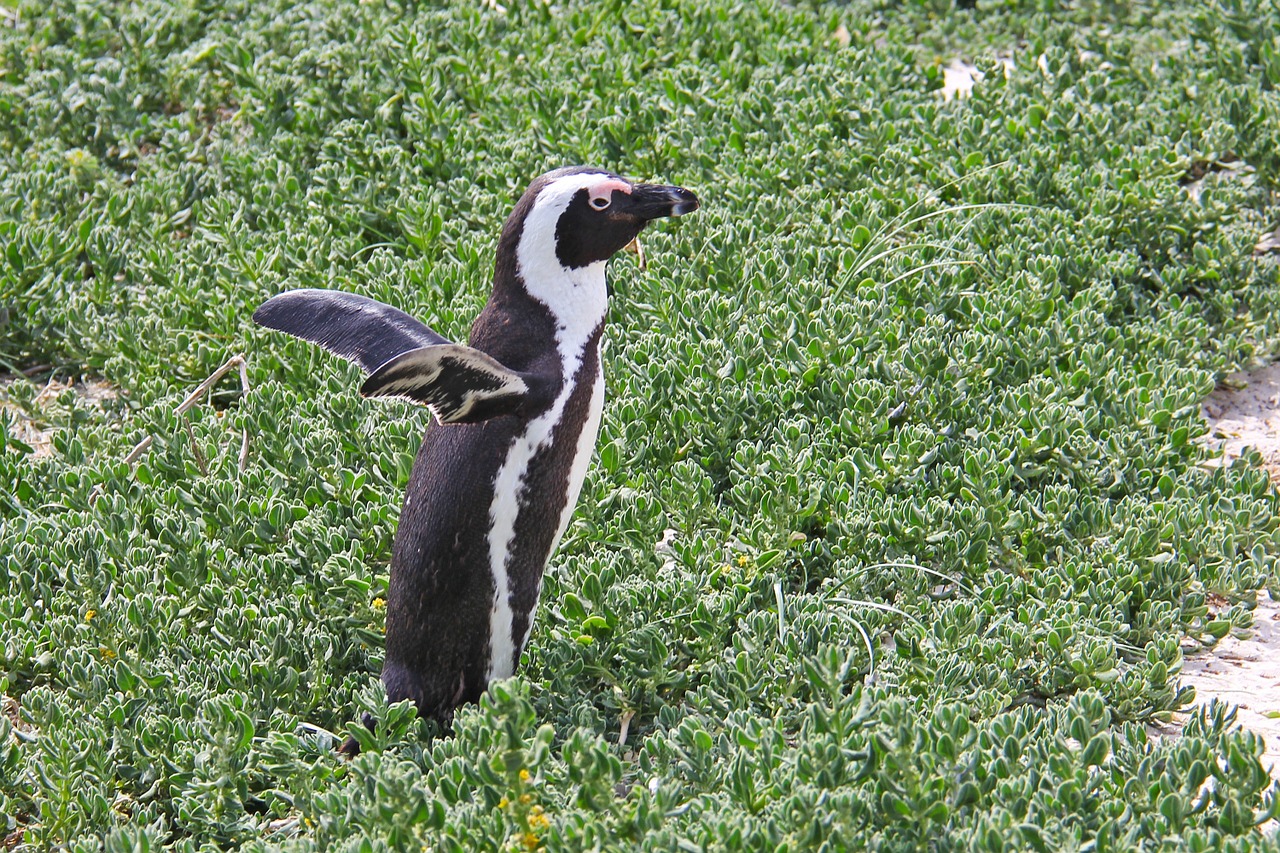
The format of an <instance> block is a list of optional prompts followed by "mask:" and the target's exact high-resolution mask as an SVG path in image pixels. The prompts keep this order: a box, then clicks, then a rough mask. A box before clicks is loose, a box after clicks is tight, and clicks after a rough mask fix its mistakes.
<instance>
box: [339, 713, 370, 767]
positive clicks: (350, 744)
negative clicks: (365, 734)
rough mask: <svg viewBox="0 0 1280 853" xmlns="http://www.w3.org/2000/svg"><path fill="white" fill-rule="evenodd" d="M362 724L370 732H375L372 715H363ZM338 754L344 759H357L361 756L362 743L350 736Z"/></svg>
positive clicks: (361, 717)
mask: <svg viewBox="0 0 1280 853" xmlns="http://www.w3.org/2000/svg"><path fill="white" fill-rule="evenodd" d="M360 722H362V723H364V726H365V728H367V729H368V730H369V731H373V729H374V721H373V715H372V714H368V713H366V714H361V715H360ZM338 754H339V755H341V756H343V757H344V758H355V757H356V756H357V755H359V754H360V741H358V740H356V739H355V738H354V737H350V736H348V737H347V739H346V740H344V741H343V742H342V745H341V746H339V747H338Z"/></svg>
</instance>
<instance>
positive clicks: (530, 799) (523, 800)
mask: <svg viewBox="0 0 1280 853" xmlns="http://www.w3.org/2000/svg"><path fill="white" fill-rule="evenodd" d="M520 802H521V804H523V805H526V806H527V805H529V803H532V802H533V797H531V796H529V795H528V794H521V795H520Z"/></svg>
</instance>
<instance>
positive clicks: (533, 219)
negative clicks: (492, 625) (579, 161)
mask: <svg viewBox="0 0 1280 853" xmlns="http://www.w3.org/2000/svg"><path fill="white" fill-rule="evenodd" d="M526 204H527V207H526ZM521 208H525V211H524V229H525V232H526V233H525V235H524V237H525V239H537V240H541V241H545V242H546V243H551V242H554V246H555V255H556V259H557V260H558V261H559V262H560V265H561V266H563V267H564V268H565V269H571V270H572V269H580V268H583V267H588V266H591V265H593V264H597V263H600V262H602V261H606V260H608V259H609V258H610V257H612V256H613V255H614V254H615V253H617V252H618V251H619V250H620V249H622V248H623V247H624V246H626V245H627V244H628V243H630V242H631V241H632V240H634V239H635V238H636V235H638V234H639V233H640V232H641V231H642V230H644V227H645V226H646V225H648V224H649V223H650V222H652V221H653V220H655V219H661V218H663V217H667V216H683V215H684V214H686V213H690V212H692V211H694V210H697V209H698V198H697V196H695V195H694V194H693V193H691V192H690V191H689V190H686V189H684V188H683V187H672V186H662V185H659V184H642V183H636V182H634V181H630V180H627V179H626V178H624V177H621V176H620V175H615V174H614V173H613V172H609V171H606V170H604V169H596V168H592V167H589V166H570V167H568V168H564V169H557V170H556V171H554V172H548V173H547V174H545V175H543V176H542V177H540V178H538V179H537V180H536V181H534V182H533V184H532V185H531V186H530V187H529V189H528V190H527V191H526V192H525V195H524V197H523V198H522V199H521V203H520V204H519V205H517V212H519V211H520V210H521Z"/></svg>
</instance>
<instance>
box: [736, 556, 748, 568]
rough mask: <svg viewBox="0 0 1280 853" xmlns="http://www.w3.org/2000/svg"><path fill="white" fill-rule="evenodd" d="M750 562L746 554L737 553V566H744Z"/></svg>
mask: <svg viewBox="0 0 1280 853" xmlns="http://www.w3.org/2000/svg"><path fill="white" fill-rule="evenodd" d="M750 562H751V560H750V559H748V558H747V555H746V554H741V555H739V557H738V565H739V566H745V565H746V564H747V563H750Z"/></svg>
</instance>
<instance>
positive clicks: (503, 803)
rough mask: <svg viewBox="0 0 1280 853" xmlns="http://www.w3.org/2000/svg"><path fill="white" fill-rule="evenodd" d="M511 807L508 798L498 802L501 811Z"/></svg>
mask: <svg viewBox="0 0 1280 853" xmlns="http://www.w3.org/2000/svg"><path fill="white" fill-rule="evenodd" d="M509 805H511V801H510V800H508V799H507V798H506V797H503V798H502V799H501V800H498V808H500V809H505V808H506V807H507V806H509Z"/></svg>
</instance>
